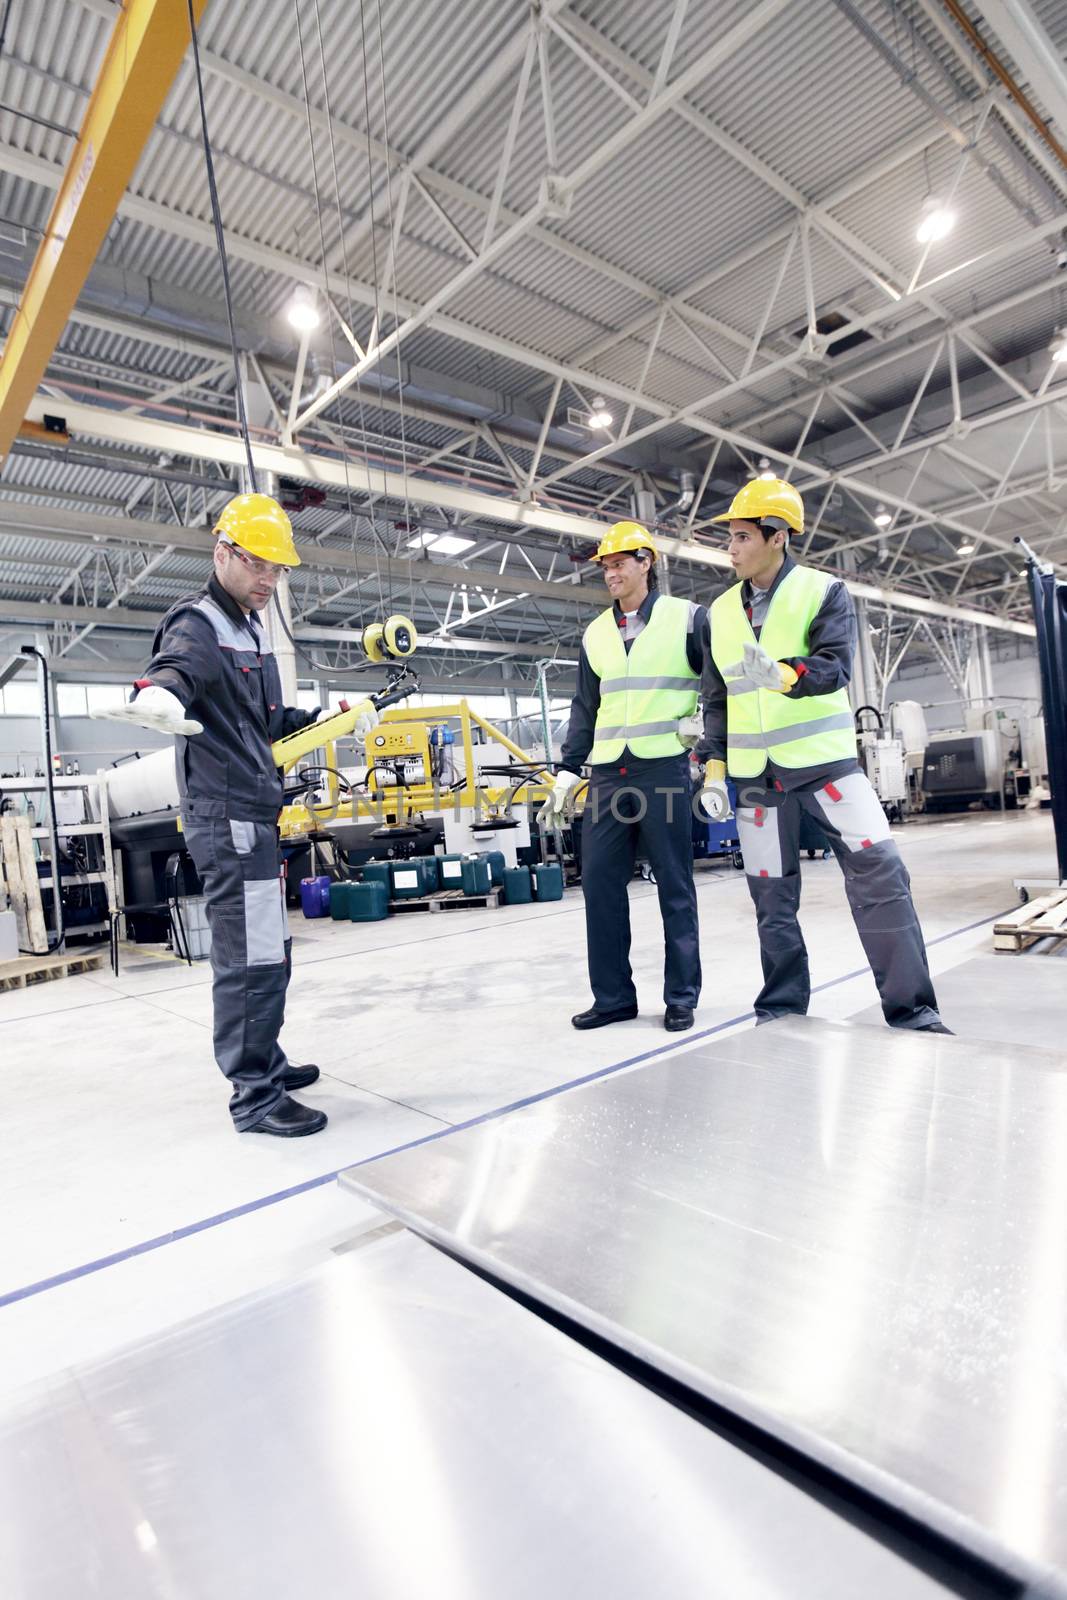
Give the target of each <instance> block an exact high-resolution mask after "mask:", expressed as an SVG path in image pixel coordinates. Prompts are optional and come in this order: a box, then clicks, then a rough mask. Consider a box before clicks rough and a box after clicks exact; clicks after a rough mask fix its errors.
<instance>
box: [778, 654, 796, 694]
mask: <svg viewBox="0 0 1067 1600" xmlns="http://www.w3.org/2000/svg"><path fill="white" fill-rule="evenodd" d="M778 670H779V671H780V672H781V674H782V687H781V691H780V692H781V693H782V694H787V693H788V692H789V690H790V689H791V688H792V687H793V685H794V683H796V681H797V677H798V674H797V672H796V671H795V669H794V668H793V667H791V666H790V665H789V663H788V661H779V662H778Z"/></svg>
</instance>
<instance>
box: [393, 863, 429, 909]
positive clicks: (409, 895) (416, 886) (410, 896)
mask: <svg viewBox="0 0 1067 1600" xmlns="http://www.w3.org/2000/svg"><path fill="white" fill-rule="evenodd" d="M390 876H391V878H392V887H393V899H394V900H421V899H422V897H423V895H424V894H425V893H426V874H425V873H424V872H423V871H422V870H421V868H420V866H419V863H418V862H417V861H393V862H390Z"/></svg>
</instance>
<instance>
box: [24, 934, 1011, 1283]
mask: <svg viewBox="0 0 1067 1600" xmlns="http://www.w3.org/2000/svg"><path fill="white" fill-rule="evenodd" d="M1003 915H1004V913H1003V912H1001V911H996V912H994V914H993V915H992V916H991V917H980V918H979V920H978V921H977V922H969V923H968V924H967V925H966V927H963V928H953V929H952V931H951V933H942V934H939V935H938V937H937V938H936V939H928V940H927V941H926V944H927V948H929V947H930V946H931V945H935V944H944V942H945V940H946V939H956V938H958V937H959V935H960V934H961V933H973V932H974V930H975V928H982V927H984V926H985V925H986V923H989V922H995V921H996V920H997V918H998V917H1001V916H1003ZM869 971H870V968H869V967H858V968H857V969H856V971H855V972H844V973H842V974H841V976H840V977H837V978H830V979H829V980H828V981H827V982H826V983H820V984H818V985H816V987H815V988H814V989H813V990H812V993H813V994H821V993H822V992H823V990H825V989H835V988H836V987H837V986H838V984H841V983H850V982H851V981H852V979H853V978H861V977H863V976H864V974H865V973H867V972H869ZM754 1015H755V1013H754V1012H752V1011H743V1012H742V1013H741V1014H740V1015H739V1016H736V1017H730V1018H728V1020H727V1021H726V1022H717V1023H716V1024H715V1025H714V1027H711V1028H702V1029H701V1030H700V1031H699V1032H698V1033H692V1034H686V1035H685V1036H684V1037H683V1038H680V1039H676V1040H672V1041H671V1042H669V1043H668V1044H661V1045H657V1046H656V1048H655V1049H654V1050H645V1051H642V1053H641V1054H640V1055H636V1056H629V1057H628V1058H627V1059H626V1060H625V1061H615V1062H612V1063H611V1064H610V1065H609V1066H606V1067H597V1068H596V1070H595V1071H593V1072H586V1073H583V1075H582V1076H581V1077H580V1078H571V1079H570V1080H569V1081H568V1082H566V1083H557V1084H554V1085H553V1086H552V1087H551V1088H549V1089H539V1090H538V1091H537V1093H536V1094H530V1095H524V1096H523V1098H522V1099H521V1100H512V1101H510V1102H509V1104H508V1105H506V1106H497V1107H496V1108H495V1109H494V1110H492V1111H482V1112H480V1113H479V1115H478V1116H476V1117H470V1118H468V1120H467V1121H466V1122H456V1123H453V1124H452V1126H451V1127H447V1128H436V1129H435V1130H434V1132H433V1133H426V1134H423V1135H422V1137H421V1138H419V1139H409V1140H408V1141H407V1143H406V1144H398V1145H394V1146H393V1147H392V1149H390V1150H380V1151H378V1152H377V1153H376V1154H375V1155H372V1156H363V1157H362V1158H361V1159H360V1160H358V1161H348V1162H346V1163H345V1165H344V1166H343V1167H337V1168H335V1169H334V1171H332V1172H324V1173H322V1174H321V1176H319V1177H317V1178H306V1179H305V1180H304V1182H303V1183H295V1184H293V1185H292V1186H291V1187H290V1188H288V1189H279V1190H277V1192H276V1193H274V1194H267V1195H262V1196H261V1197H260V1198H259V1199H258V1200H246V1201H245V1202H244V1204H243V1205H239V1206H232V1207H231V1208H230V1209H229V1210H228V1211H220V1212H218V1213H217V1215H215V1216H213V1217H204V1218H203V1219H202V1220H201V1221H199V1222H189V1223H186V1225H185V1226H184V1227H181V1228H175V1229H174V1230H173V1231H172V1232H170V1233H161V1234H158V1235H157V1236H156V1238H154V1239H145V1240H143V1241H142V1242H141V1243H140V1244H131V1245H128V1246H127V1247H126V1249H124V1250H116V1251H114V1252H113V1253H112V1254H111V1255H107V1256H100V1257H99V1258H98V1259H97V1260H95V1261H87V1262H84V1263H83V1264H82V1265H81V1266H79V1267H68V1268H67V1270H66V1271H65V1272H57V1273H54V1274H53V1276H52V1277H50V1278H41V1279H40V1280H39V1281H38V1282H37V1283H28V1284H25V1285H24V1286H23V1287H22V1288H21V1289H10V1290H9V1291H8V1292H7V1294H3V1295H0V1310H3V1308H4V1307H5V1306H10V1305H15V1304H16V1303H17V1302H18V1301H20V1300H31V1299H32V1298H33V1297H34V1296H35V1295H39V1294H44V1293H46V1292H47V1290H49V1289H59V1288H62V1286H63V1285H64V1284H66V1283H75V1282H76V1281H77V1280H78V1279H79V1278H88V1277H90V1276H91V1275H92V1274H93V1273H95V1272H102V1271H103V1270H104V1269H105V1267H116V1266H119V1265H120V1264H121V1263H122V1262H123V1261H132V1260H133V1259H134V1258H135V1257H136V1256H143V1255H147V1254H148V1253H149V1252H150V1251H152V1250H159V1249H161V1248H162V1247H163V1246H164V1245H167V1244H177V1243H178V1242H179V1241H180V1240H182V1239H190V1238H192V1237H193V1236H194V1235H195V1234H198V1233H205V1232H207V1230H208V1229H209V1228H218V1227H220V1226H221V1225H222V1224H223V1223H224V1222H235V1221H236V1220H237V1219H238V1217H247V1216H249V1215H250V1214H251V1213H252V1212H254V1211H263V1210H265V1209H266V1207H267V1206H273V1205H278V1204H279V1202H280V1201H282V1200H292V1199H294V1198H295V1197H296V1196H297V1195H301V1194H307V1193H308V1192H309V1191H310V1190H312V1189H321V1188H323V1187H324V1186H325V1185H326V1184H328V1183H333V1182H335V1181H336V1179H337V1178H338V1177H339V1176H340V1174H341V1173H342V1172H347V1171H349V1170H350V1169H351V1168H353V1167H365V1166H366V1165H367V1164H368V1163H369V1162H371V1161H384V1160H385V1158H386V1157H387V1156H396V1155H400V1154H401V1152H402V1151H405V1150H416V1149H418V1148H419V1146H420V1145H425V1144H433V1143H435V1142H436V1140H438V1139H446V1138H448V1136H449V1134H453V1133H462V1132H464V1131H465V1130H466V1129H467V1128H477V1127H479V1126H480V1125H481V1124H482V1123H484V1122H492V1121H494V1120H495V1119H496V1118H497V1117H504V1116H507V1115H508V1113H509V1112H512V1111H522V1110H523V1109H524V1108H525V1107H526V1106H533V1105H537V1104H538V1102H539V1101H541V1100H551V1099H553V1098H554V1097H555V1096H556V1095H560V1094H566V1093H568V1092H569V1091H570V1090H571V1089H580V1088H581V1087H582V1086H583V1084H587V1083H595V1082H596V1081H597V1079H599V1078H607V1077H610V1076H611V1075H612V1074H613V1073H615V1072H623V1071H625V1069H626V1068H627V1067H636V1066H640V1065H641V1063H642V1062H644V1061H653V1060H655V1058H656V1057H657V1056H662V1055H666V1054H667V1052H668V1051H671V1050H679V1049H682V1048H684V1047H686V1046H688V1045H693V1044H696V1043H697V1042H698V1041H699V1040H701V1039H709V1038H711V1036H712V1035H713V1034H716V1033H723V1032H724V1031H725V1030H726V1029H727V1028H734V1027H736V1026H737V1025H738V1023H741V1022H748V1021H750V1020H751V1018H752V1017H753V1016H754Z"/></svg>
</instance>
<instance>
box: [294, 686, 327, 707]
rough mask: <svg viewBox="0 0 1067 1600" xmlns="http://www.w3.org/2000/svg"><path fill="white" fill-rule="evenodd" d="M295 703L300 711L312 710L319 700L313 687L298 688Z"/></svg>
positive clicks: (318, 703) (319, 702)
mask: <svg viewBox="0 0 1067 1600" xmlns="http://www.w3.org/2000/svg"><path fill="white" fill-rule="evenodd" d="M296 703H297V705H298V706H299V707H300V710H301V711H314V709H315V707H316V706H317V705H320V704H321V701H320V700H319V697H318V695H317V694H316V693H315V691H314V689H298V690H297V691H296Z"/></svg>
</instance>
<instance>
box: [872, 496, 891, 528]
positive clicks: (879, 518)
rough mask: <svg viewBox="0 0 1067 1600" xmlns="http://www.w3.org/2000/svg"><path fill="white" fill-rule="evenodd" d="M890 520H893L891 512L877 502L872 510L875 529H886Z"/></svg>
mask: <svg viewBox="0 0 1067 1600" xmlns="http://www.w3.org/2000/svg"><path fill="white" fill-rule="evenodd" d="M892 520H893V513H892V512H891V511H887V510H886V508H885V506H884V505H883V504H882V502H881V501H880V500H879V502H878V504H877V505H876V506H875V508H874V525H875V527H876V528H888V526H889V524H890V523H891V522H892Z"/></svg>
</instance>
